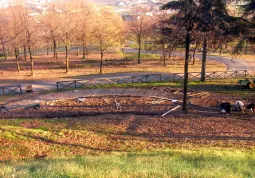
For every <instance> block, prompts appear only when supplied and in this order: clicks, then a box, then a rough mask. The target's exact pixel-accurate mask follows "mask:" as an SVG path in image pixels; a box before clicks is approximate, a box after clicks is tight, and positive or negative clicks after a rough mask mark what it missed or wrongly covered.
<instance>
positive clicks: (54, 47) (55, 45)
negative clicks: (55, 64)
mask: <svg viewBox="0 0 255 178" xmlns="http://www.w3.org/2000/svg"><path fill="white" fill-rule="evenodd" d="M53 53H54V58H55V59H58V54H57V42H56V40H55V39H53Z"/></svg>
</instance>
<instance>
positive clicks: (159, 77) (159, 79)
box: [159, 74, 162, 82]
mask: <svg viewBox="0 0 255 178" xmlns="http://www.w3.org/2000/svg"><path fill="white" fill-rule="evenodd" d="M159 81H160V82H161V81H162V79H161V74H159Z"/></svg>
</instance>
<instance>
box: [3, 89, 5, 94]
mask: <svg viewBox="0 0 255 178" xmlns="http://www.w3.org/2000/svg"><path fill="white" fill-rule="evenodd" d="M4 94H5V93H4V87H3V96H4Z"/></svg>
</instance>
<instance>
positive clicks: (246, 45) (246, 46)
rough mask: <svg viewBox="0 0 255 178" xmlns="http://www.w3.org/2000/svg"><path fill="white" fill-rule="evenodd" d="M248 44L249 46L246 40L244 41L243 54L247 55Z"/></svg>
mask: <svg viewBox="0 0 255 178" xmlns="http://www.w3.org/2000/svg"><path fill="white" fill-rule="evenodd" d="M248 44H249V41H248V39H247V40H246V44H245V50H244V54H247V49H248Z"/></svg>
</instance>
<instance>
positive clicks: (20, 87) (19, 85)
mask: <svg viewBox="0 0 255 178" xmlns="http://www.w3.org/2000/svg"><path fill="white" fill-rule="evenodd" d="M19 91H20V93H22V89H21V86H20V85H19Z"/></svg>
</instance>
